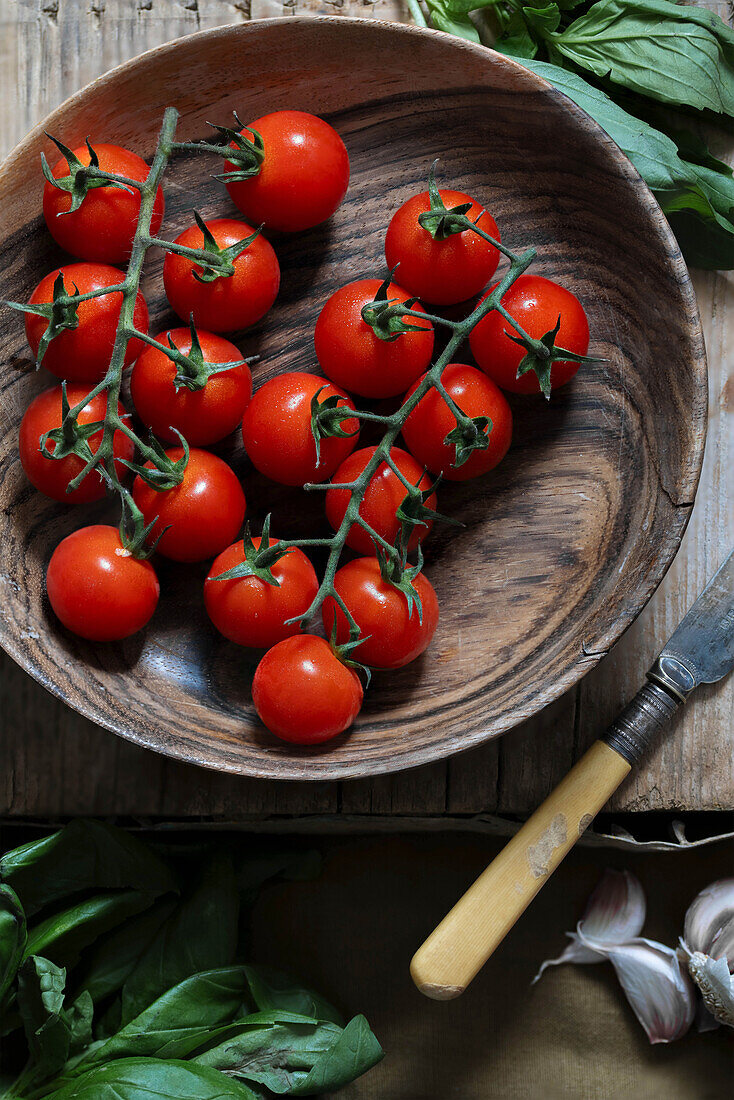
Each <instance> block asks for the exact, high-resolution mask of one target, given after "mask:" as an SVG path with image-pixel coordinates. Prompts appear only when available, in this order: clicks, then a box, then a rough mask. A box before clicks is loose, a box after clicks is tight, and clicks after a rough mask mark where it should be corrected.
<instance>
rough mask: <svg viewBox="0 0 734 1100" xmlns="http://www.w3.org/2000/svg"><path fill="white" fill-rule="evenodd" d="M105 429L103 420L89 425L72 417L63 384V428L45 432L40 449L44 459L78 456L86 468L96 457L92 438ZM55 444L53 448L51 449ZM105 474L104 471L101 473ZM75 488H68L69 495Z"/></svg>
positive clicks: (62, 384) (64, 383)
mask: <svg viewBox="0 0 734 1100" xmlns="http://www.w3.org/2000/svg"><path fill="white" fill-rule="evenodd" d="M103 429H104V421H103V420H94V421H90V423H88V424H80V423H79V422H78V420H77V418H76V416H73V415H72V411H71V407H70V405H69V399H68V397H67V396H66V382H62V383H61V427H59V428H52V429H51V431H48V432H44V433H43V435H42V436H41V437H40V439H39V441H38V449H39V450H40V452H41V454H42V455H43V457H44V458H49V459H55V460H56V461H58V460H59V459H62V458H68V457H69V455H76V457H77V458H80V459H81V460H82V462H83V463H84V465H85V466H86V465H87V463H88V462H92V461H93V459H94V455H93V453H92V448H91V447H90V446H89V440H90V438H91V436H93V435H95V434H96V433H97V432H99V431H101V430H103ZM49 443H53V448H50V447H49ZM101 472H102V473H104V471H101ZM74 488H75V486H74V485H73V484H70V485H69V486H68V487H67V490H66V491H67V493H70V492H72V490H73V489H74Z"/></svg>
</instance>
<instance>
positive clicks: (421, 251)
mask: <svg viewBox="0 0 734 1100" xmlns="http://www.w3.org/2000/svg"><path fill="white" fill-rule="evenodd" d="M441 198H442V199H443V202H444V205H445V206H446V207H449V208H450V207H453V206H459V205H460V204H461V203H467V202H470V203H471V204H472V205H471V209H469V210H468V211H467V214H466V216H467V217H468V218H471V220H472V221H476V220H477V218H478V217H479V215H480V214H482V209H483V208H482V207H481V206H480V205H479V203H478V202H475V201H474V199H472V198H471V197H470V196H469V195H465V194H464V192H463V191H441ZM430 209H431V200H430V198H429V196H428V192H427V191H424V192H423V194H422V195H414V196H413V198H412V199H408V201H407V202H404V203H403V205H402V206H401V207H400V209H399V210H398V211H397V213H395V214H394V215H393V218H392V221H391V222H390V225H389V227H388V230H387V236H386V237H385V256H386V258H387V266H388V267H389V268H390V270H392V269H393V268H394V267H395V265H396V264H400V267H399V268H398V271H399V278H400V285H401V286H403V287H405V289H406V290H407V291H409V292H410V293H411V294H416V295H418V297H419V298H423V300H424V301H426V302H434V303H436V304H437V305H443V306H448V305H455V304H456V303H457V302H465V301H466V299H467V298H472V297H473V296H474V295H475V294H479V292H480V291H481V290H483V289H484V287H485V286H486V285H487V283H488V282H489V280H490V279H491V278H492V276H493V275H494V273H495V271H496V269H497V264H498V263H499V258H500V254H499V252H498V251H497V249H496V248H495V247H494V246H493V245H491V244H489V242H488V241H485V240H483V239H482V238H481V237H480V236H479V235H478V234H477V233H475V232H474V231H473V230H470V229H467V230H465V231H464V232H463V233H454V234H453V235H452V236H450V237H446V238H445V239H444V240H436V239H434V238H433V237H432V236H431V234H430V233H429V231H428V230H427V229H424V228H423V226H422V225H419V223H418V215H419V214H423V213H425V211H427V210H430ZM479 224H480V226H481V228H482V229H483V230H484V232H485V233H488V234H489V236H490V237H494V239H495V240H496V241H498V240H499V239H500V235H499V230H498V229H497V223H496V221H495V220H494V218H493V217H492V216H491V214H488V213H487V212H486V211H485V212H484V213H483V214H482V219H481V221H480V223H479Z"/></svg>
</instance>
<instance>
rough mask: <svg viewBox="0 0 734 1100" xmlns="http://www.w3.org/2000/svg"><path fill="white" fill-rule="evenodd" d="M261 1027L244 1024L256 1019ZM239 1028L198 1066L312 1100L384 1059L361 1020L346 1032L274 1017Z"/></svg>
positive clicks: (294, 1018)
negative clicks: (236, 1032)
mask: <svg viewBox="0 0 734 1100" xmlns="http://www.w3.org/2000/svg"><path fill="white" fill-rule="evenodd" d="M256 1020H257V1021H258V1022H259V1023H260V1024H261V1026H259V1027H256V1028H253V1027H252V1026H249V1027H248V1026H247V1025H248V1024H250V1025H251V1024H252V1023H254V1022H255V1021H256ZM242 1025H243V1028H244V1030H243V1031H242V1032H241V1033H240V1034H239V1035H236V1036H234V1037H233V1038H231V1039H227V1040H226V1041H225V1042H223V1043H221V1044H220V1045H219V1046H216V1047H214V1048H212V1049H210V1050H207V1051H205V1052H204V1053H203V1054H200V1055H199V1056H198V1057H197V1058H196V1062H197V1064H199V1065H207V1066H212V1067H215V1068H216V1069H219V1070H221V1071H222V1072H223V1073H226V1074H228V1075H235V1076H238V1077H244V1078H245V1079H246V1080H248V1081H254V1082H255V1083H257V1084H261V1085H265V1086H266V1088H268V1089H270V1091H271V1092H274V1093H276V1094H279V1095H280V1094H283V1093H288V1094H289V1095H293V1096H311V1095H314V1094H316V1093H319V1092H323V1091H324V1090H326V1089H338V1088H341V1087H342V1086H343V1085H346V1084H349V1082H350V1081H353V1080H354V1079H355V1078H356V1077H359V1076H360V1075H361V1074H363V1073H365V1072H366V1071H367V1070H368V1069H370V1068H371V1067H372V1066H373V1065H375V1064H376V1063H377V1062H379V1060H380V1059H381V1058H382V1056H383V1052H382V1048H381V1047H380V1045H379V1043H378V1042H377V1040H376V1039H375V1037H374V1035H373V1034H372V1032H371V1030H370V1027H369V1024H368V1023H367V1021H366V1020H365V1018H364V1017H363V1016H356V1017H355V1018H354V1019H353V1020H352V1021H351V1022H350V1023H349V1024H347V1026H346V1028H344V1029H342V1028H339V1027H337V1026H336V1025H335V1024H332V1023H328V1022H323V1021H318V1020H312V1019H309V1018H308V1017H305V1016H304V1017H298V1016H292V1017H291V1018H290V1019H289V1020H288V1019H287V1018H285V1019H283V1018H281V1017H280V1015H279V1014H278V1013H271V1014H269V1013H259V1014H258V1016H257V1017H254V1016H253V1017H249V1018H246V1019H245V1020H243V1021H242Z"/></svg>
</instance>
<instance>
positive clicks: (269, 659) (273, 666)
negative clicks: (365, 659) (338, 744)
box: [252, 634, 363, 745]
mask: <svg viewBox="0 0 734 1100" xmlns="http://www.w3.org/2000/svg"><path fill="white" fill-rule="evenodd" d="M362 698H363V692H362V685H361V683H360V682H359V677H358V676H357V674H356V672H355V671H354V670H353V669H351V668H348V667H347V665H345V664H343V663H342V662H341V661H340V660H339V658H338V657H337V656H336V654H335V653H334V651H333V649H332V648H331V646H330V645H329V643H328V642H327V641H325V640H324V639H323V638H319V637H318V636H317V635H315V634H297V635H294V636H293V637H292V638H286V639H285V640H284V641H282V642H278V644H277V645H275V646H273V648H272V649H269V650H268V652H267V653H266V654H265V656H264V657H263V659H262V660H261V661H260V664H259V665H258V666H257V669H256V670H255V676H254V679H253V681H252V701H253V703H254V704H255V710H256V711H257V713H258V715H259V716H260V719H261V721H262V722H263V723H264V724H265V725H266V726H267V727H268V729H269V730H270V731H271V733H274V734H275V735H276V737H280V738H281V739H282V740H283V741H291V742H293V743H295V744H298V745H315V744H318V743H319V742H321V741H329V740H331V738H332V737H336V736H337V734H339V733H343V731H344V730H345V729H348V728H349V726H351V724H352V722H353V721H354V719H355V718H356V717H357V715H358V714H359V711H360V708H361V706H362Z"/></svg>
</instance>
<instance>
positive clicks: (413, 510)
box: [395, 476, 461, 546]
mask: <svg viewBox="0 0 734 1100" xmlns="http://www.w3.org/2000/svg"><path fill="white" fill-rule="evenodd" d="M422 480H423V477H422V476H421V478H420V480H419V482H418V484H417V485H411V487H410V488H409V489H408V492H407V494H406V495H405V497H404V498H403V500H402V503H401V504H400V506H399V508H398V509H397V511H396V513H395V515H396V516H397V518H398V520H399V522H400V541H401V542H405V544H406V546H407V544H408V541H409V538H410V534H411V532H412V530H413V528H414V527H427V526H428V524H429V523H430V522H432V521H434V520H435V521H437V522H440V523H449V524H451V525H452V526H454V527H461V523H460V522H459V520H456V519H452V518H451V517H450V516H444V515H442V513H441V512H436V511H434V509H433V508H428V507H427V506H426V501H427V500H428V499H429V498H430V496H431V495H432V494H433V493H435V491H436V489H437V488H438V486H439V483H440V481H441V478H440V477H437V478H436V480H435V481H434V483H433V485H429V486H428V488H427V489H421V488H419V486H420V482H421V481H422Z"/></svg>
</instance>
